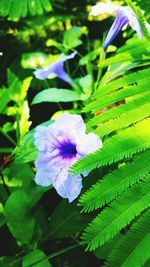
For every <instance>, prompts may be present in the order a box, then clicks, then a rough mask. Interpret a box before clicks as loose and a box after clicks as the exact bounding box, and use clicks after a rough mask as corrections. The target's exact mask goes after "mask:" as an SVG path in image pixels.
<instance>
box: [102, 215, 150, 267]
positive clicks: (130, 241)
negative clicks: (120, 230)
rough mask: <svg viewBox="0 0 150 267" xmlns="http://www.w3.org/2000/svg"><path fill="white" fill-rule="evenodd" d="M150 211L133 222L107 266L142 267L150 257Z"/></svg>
mask: <svg viewBox="0 0 150 267" xmlns="http://www.w3.org/2000/svg"><path fill="white" fill-rule="evenodd" d="M149 222H150V211H149V210H148V211H146V212H145V214H144V215H143V216H142V217H141V218H139V219H138V220H137V222H136V223H134V224H133V226H132V228H131V229H130V230H129V231H128V232H127V234H126V235H125V236H123V237H122V238H121V239H120V241H119V242H118V244H117V245H116V246H115V248H114V249H113V250H112V252H111V253H110V255H109V257H108V261H107V263H106V265H105V267H114V266H118V267H119V266H122V267H130V266H136V267H141V266H143V264H144V263H145V262H146V261H147V260H148V259H149V258H150V245H149V244H150V226H149Z"/></svg>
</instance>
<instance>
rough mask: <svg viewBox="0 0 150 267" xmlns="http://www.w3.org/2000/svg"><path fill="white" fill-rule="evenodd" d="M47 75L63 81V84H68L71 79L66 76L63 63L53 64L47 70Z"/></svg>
mask: <svg viewBox="0 0 150 267" xmlns="http://www.w3.org/2000/svg"><path fill="white" fill-rule="evenodd" d="M48 72H49V75H50V74H53V73H54V74H55V75H56V76H57V77H58V78H59V79H61V80H63V81H64V82H67V83H70V82H71V78H70V77H69V76H68V74H67V73H66V71H65V70H64V63H63V62H59V61H58V62H55V63H54V64H53V66H51V67H50V68H49V70H48Z"/></svg>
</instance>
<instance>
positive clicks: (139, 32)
mask: <svg viewBox="0 0 150 267" xmlns="http://www.w3.org/2000/svg"><path fill="white" fill-rule="evenodd" d="M124 8H125V9H126V16H127V17H128V20H129V25H130V26H131V28H132V29H133V30H134V31H136V33H137V36H138V37H139V38H141V37H142V36H143V32H142V30H141V27H140V24H139V21H138V19H137V17H136V15H135V13H134V12H133V11H132V9H131V8H130V7H124Z"/></svg>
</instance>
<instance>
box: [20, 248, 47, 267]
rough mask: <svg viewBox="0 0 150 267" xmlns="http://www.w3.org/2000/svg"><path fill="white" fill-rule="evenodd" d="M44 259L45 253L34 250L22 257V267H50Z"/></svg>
mask: <svg viewBox="0 0 150 267" xmlns="http://www.w3.org/2000/svg"><path fill="white" fill-rule="evenodd" d="M45 258H46V255H45V253H44V252H43V251H42V250H39V249H36V250H34V251H32V252H30V253H29V254H27V255H26V256H25V257H24V259H23V262H22V267H29V266H31V265H32V266H33V267H52V265H51V264H50V262H49V260H47V259H45ZM44 259H45V260H44Z"/></svg>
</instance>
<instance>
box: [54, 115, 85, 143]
mask: <svg viewBox="0 0 150 267" xmlns="http://www.w3.org/2000/svg"><path fill="white" fill-rule="evenodd" d="M52 126H53V130H57V133H58V134H59V135H61V134H62V135H65V136H66V137H68V136H69V137H70V138H73V137H77V136H78V137H79V135H80V134H83V133H85V124H84V121H83V119H82V117H81V116H80V115H75V114H69V113H64V114H63V115H61V116H60V117H58V118H57V120H56V121H55V122H54V124H52ZM49 127H50V126H49ZM54 128H55V129H54ZM73 141H75V140H73Z"/></svg>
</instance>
